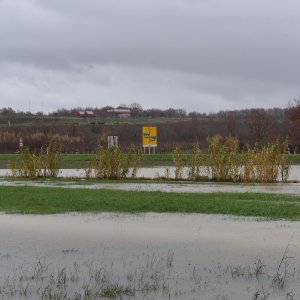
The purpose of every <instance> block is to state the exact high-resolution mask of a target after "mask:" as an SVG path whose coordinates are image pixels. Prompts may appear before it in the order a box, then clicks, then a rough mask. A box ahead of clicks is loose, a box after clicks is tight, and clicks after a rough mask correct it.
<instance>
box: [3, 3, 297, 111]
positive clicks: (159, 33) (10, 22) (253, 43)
mask: <svg viewBox="0 0 300 300" xmlns="http://www.w3.org/2000/svg"><path fill="white" fill-rule="evenodd" d="M299 83H300V1H297V0H263V1H262V0H226V1H224V0H0V107H8V106H10V107H12V108H14V109H16V110H19V109H20V110H26V111H27V110H28V109H29V107H30V110H31V111H32V112H37V111H41V110H42V107H43V109H44V112H49V111H53V110H55V109H58V108H64V107H65V108H70V107H77V106H81V107H87V106H93V107H96V106H97V107H102V106H106V105H111V106H117V105H119V104H127V105H129V104H131V103H133V102H138V103H140V104H141V105H142V107H143V108H151V107H157V108H162V109H166V108H169V107H175V108H176V107H177V108H184V109H186V110H187V111H193V110H196V111H200V112H212V111H218V110H232V109H240V108H251V107H265V108H269V107H274V106H276V107H286V105H287V104H288V103H289V102H292V101H293V99H294V98H298V97H299V96H300V84H299Z"/></svg>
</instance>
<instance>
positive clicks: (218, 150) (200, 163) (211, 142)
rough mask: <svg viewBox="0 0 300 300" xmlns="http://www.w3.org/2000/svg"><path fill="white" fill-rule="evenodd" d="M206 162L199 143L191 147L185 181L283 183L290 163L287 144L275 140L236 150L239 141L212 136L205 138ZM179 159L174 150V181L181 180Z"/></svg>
mask: <svg viewBox="0 0 300 300" xmlns="http://www.w3.org/2000/svg"><path fill="white" fill-rule="evenodd" d="M207 141H208V146H209V148H208V160H206V159H205V156H204V154H203V153H202V151H201V149H200V147H199V144H198V143H195V144H194V145H193V148H192V151H191V154H190V155H189V156H188V160H187V166H188V179H190V180H195V181H196V180H201V179H207V178H209V179H210V180H212V181H230V182H259V183H272V182H277V181H279V180H281V181H283V182H287V180H288V176H289V172H290V166H291V164H290V162H289V161H288V159H287V153H288V152H287V149H288V142H287V141H284V142H280V141H279V140H277V141H275V142H273V143H269V144H267V145H264V146H262V147H258V146H257V145H255V146H254V147H250V146H249V145H246V147H245V148H244V149H242V150H240V147H239V139H238V138H236V137H232V136H229V137H225V138H223V137H222V136H220V135H215V136H213V137H210V138H208V140H207ZM182 158H183V156H182V153H181V151H180V149H179V148H177V149H175V151H174V153H173V159H174V164H175V179H181V176H182V170H183V167H184V166H183V163H182V162H183V159H182Z"/></svg>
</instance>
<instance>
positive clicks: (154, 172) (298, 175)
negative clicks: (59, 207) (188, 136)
mask: <svg viewBox="0 0 300 300" xmlns="http://www.w3.org/2000/svg"><path fill="white" fill-rule="evenodd" d="M167 169H168V176H169V178H174V174H175V168H174V167H151V168H140V169H139V170H138V172H137V177H144V178H149V179H155V178H159V177H165V176H166V170H167ZM187 171H188V169H187V168H184V169H183V178H187ZM0 176H11V170H9V169H0ZM58 176H59V177H63V178H85V171H84V169H61V170H60V172H59V175H58ZM289 180H290V181H300V165H293V166H292V167H291V171H290V176H289Z"/></svg>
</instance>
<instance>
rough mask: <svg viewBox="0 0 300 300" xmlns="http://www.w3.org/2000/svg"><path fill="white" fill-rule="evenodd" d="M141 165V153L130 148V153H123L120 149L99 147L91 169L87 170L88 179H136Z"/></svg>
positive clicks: (132, 147)
mask: <svg viewBox="0 0 300 300" xmlns="http://www.w3.org/2000/svg"><path fill="white" fill-rule="evenodd" d="M140 163H141V151H140V150H138V151H136V150H135V148H134V146H131V147H130V150H129V153H128V154H125V153H122V151H121V149H120V148H119V147H111V148H108V149H106V148H104V147H102V146H99V147H98V148H97V150H96V153H95V155H94V157H93V159H92V160H91V162H90V166H89V168H87V169H86V170H85V177H86V178H87V179H90V178H97V179H122V178H127V177H131V178H135V177H136V174H137V171H138V169H139V167H140Z"/></svg>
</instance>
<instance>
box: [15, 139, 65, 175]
mask: <svg viewBox="0 0 300 300" xmlns="http://www.w3.org/2000/svg"><path fill="white" fill-rule="evenodd" d="M60 154H61V146H60V143H59V142H58V141H57V140H56V139H55V138H53V137H50V138H49V140H48V145H46V146H43V147H42V148H41V150H40V152H39V153H36V152H31V151H30V150H29V148H28V147H23V148H21V149H20V150H19V153H18V156H17V159H16V160H15V161H12V162H11V163H10V166H11V172H12V176H13V177H16V178H36V177H57V176H58V174H59V170H60V166H61V157H60Z"/></svg>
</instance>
